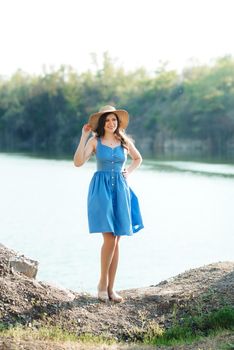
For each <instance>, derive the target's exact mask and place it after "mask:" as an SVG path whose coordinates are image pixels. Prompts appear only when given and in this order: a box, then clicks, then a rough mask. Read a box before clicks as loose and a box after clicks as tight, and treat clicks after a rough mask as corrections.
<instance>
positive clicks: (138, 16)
mask: <svg viewBox="0 0 234 350" xmlns="http://www.w3.org/2000/svg"><path fill="white" fill-rule="evenodd" d="M233 13H234V0H115V1H114V0H0V50H1V53H0V75H2V76H10V75H11V74H13V73H14V72H15V71H16V70H17V69H22V70H23V71H25V72H28V73H30V74H40V73H41V72H42V71H43V66H44V67H47V68H48V69H49V68H50V67H54V68H55V69H57V68H58V67H59V66H60V65H62V64H64V65H70V66H72V67H74V68H75V69H76V70H77V71H78V72H82V71H86V70H88V69H96V68H100V67H101V65H102V58H103V53H104V52H108V53H109V55H110V57H112V58H113V60H114V61H115V62H116V65H117V66H123V67H124V68H125V69H126V70H128V71H129V70H135V69H136V68H139V67H145V68H146V70H148V71H155V70H156V69H157V68H158V67H159V66H160V64H161V63H160V62H168V67H169V68H172V69H177V70H182V69H183V68H184V67H185V66H189V65H192V64H197V63H208V64H210V63H212V62H213V61H214V59H216V58H217V57H220V56H224V55H228V54H229V55H234V39H233V34H234V20H233ZM92 53H95V54H96V57H97V63H98V65H97V66H95V64H94V63H93V59H92V55H91V54H92Z"/></svg>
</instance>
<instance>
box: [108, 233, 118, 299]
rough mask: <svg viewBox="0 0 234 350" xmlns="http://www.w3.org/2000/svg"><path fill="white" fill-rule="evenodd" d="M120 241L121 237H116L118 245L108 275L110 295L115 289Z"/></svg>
mask: <svg viewBox="0 0 234 350" xmlns="http://www.w3.org/2000/svg"><path fill="white" fill-rule="evenodd" d="M119 240H120V237H116V244H115V250H114V254H113V257H112V261H111V264H110V267H109V273H108V293H109V294H111V293H112V291H113V288H114V283H115V275H116V271H117V267H118V261H119Z"/></svg>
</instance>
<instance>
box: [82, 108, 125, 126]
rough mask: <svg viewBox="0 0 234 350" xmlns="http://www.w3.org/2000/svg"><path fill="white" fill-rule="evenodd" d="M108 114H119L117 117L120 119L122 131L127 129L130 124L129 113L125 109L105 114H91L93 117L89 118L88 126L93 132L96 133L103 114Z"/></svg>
mask: <svg viewBox="0 0 234 350" xmlns="http://www.w3.org/2000/svg"><path fill="white" fill-rule="evenodd" d="M107 112H109V113H114V114H117V116H118V117H119V127H120V129H126V128H127V126H128V123H129V114H128V112H127V111H125V110H124V109H117V110H115V111H105V112H98V113H94V114H91V116H90V117H89V121H88V124H89V125H90V126H91V128H92V131H96V129H97V126H98V120H99V118H100V117H101V115H102V114H105V113H107Z"/></svg>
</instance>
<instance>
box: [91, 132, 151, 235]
mask: <svg viewBox="0 0 234 350" xmlns="http://www.w3.org/2000/svg"><path fill="white" fill-rule="evenodd" d="M126 159H127V154H126V151H125V149H124V148H123V147H122V146H121V145H120V146H117V147H115V148H111V147H109V146H106V145H103V144H102V142H101V139H100V138H98V139H97V147H96V160H97V171H96V172H95V173H94V175H93V177H92V179H91V182H90V185H89V191H88V203H87V204H88V223H89V232H90V233H95V232H112V233H113V234H114V235H115V236H123V235H127V236H130V235H132V234H133V233H135V232H137V231H139V230H141V229H142V228H143V227H144V226H143V222H142V217H141V212H140V207H139V203H138V199H137V196H136V195H135V193H134V192H133V191H132V189H131V188H130V187H129V186H128V183H127V181H126V179H125V178H124V176H123V174H122V171H123V169H124V164H125V161H126Z"/></svg>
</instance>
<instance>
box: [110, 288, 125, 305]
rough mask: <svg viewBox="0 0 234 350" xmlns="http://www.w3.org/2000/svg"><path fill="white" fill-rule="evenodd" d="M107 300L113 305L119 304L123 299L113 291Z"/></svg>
mask: <svg viewBox="0 0 234 350" xmlns="http://www.w3.org/2000/svg"><path fill="white" fill-rule="evenodd" d="M109 299H110V300H111V301H114V302H115V303H121V302H122V301H123V300H124V299H123V298H122V297H121V296H120V295H119V294H117V293H116V292H115V291H113V292H111V293H109Z"/></svg>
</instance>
